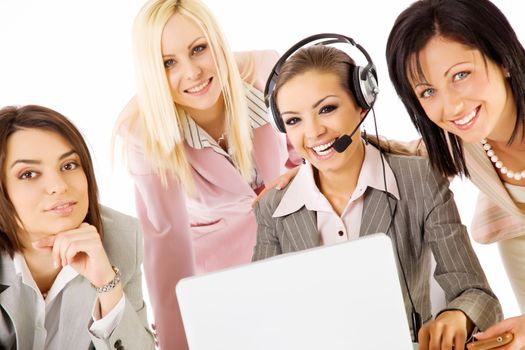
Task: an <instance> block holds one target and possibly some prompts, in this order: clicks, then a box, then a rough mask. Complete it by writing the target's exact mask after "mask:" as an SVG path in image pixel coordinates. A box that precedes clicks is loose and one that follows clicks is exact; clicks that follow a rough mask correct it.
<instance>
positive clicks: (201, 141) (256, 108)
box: [183, 83, 268, 153]
mask: <svg viewBox="0 0 525 350" xmlns="http://www.w3.org/2000/svg"><path fill="white" fill-rule="evenodd" d="M244 90H245V95H246V103H247V106H248V117H249V120H250V127H251V128H252V129H256V128H259V127H261V126H263V125H266V124H267V123H268V115H267V109H266V105H265V104H264V95H263V93H262V92H260V91H259V90H257V89H256V88H254V87H253V86H251V85H249V84H247V83H244ZM184 118H185V119H186V122H185V123H183V132H184V139H185V140H186V142H187V143H188V145H189V146H190V147H192V148H194V149H203V148H205V147H211V148H213V149H214V150H215V151H216V152H219V153H226V152H224V150H223V149H222V148H221V147H220V146H219V144H218V143H217V141H215V140H214V139H213V138H212V137H211V136H210V135H209V134H208V133H207V132H206V131H204V130H203V129H202V128H201V127H200V126H199V125H197V123H196V122H195V121H194V120H193V118H192V117H191V116H190V115H189V114H188V113H186V112H185V113H184Z"/></svg>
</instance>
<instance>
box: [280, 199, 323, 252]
mask: <svg viewBox="0 0 525 350" xmlns="http://www.w3.org/2000/svg"><path fill="white" fill-rule="evenodd" d="M283 227H284V235H286V237H287V238H288V240H289V242H290V244H291V249H290V250H288V249H287V246H286V245H284V247H283V253H288V252H294V251H300V250H305V249H310V248H314V247H318V246H319V244H320V239H319V232H318V231H317V216H316V213H315V212H313V211H310V210H308V209H306V208H305V207H302V208H301V209H299V210H298V211H296V212H295V213H293V214H291V215H288V216H285V217H283ZM284 250H286V251H284Z"/></svg>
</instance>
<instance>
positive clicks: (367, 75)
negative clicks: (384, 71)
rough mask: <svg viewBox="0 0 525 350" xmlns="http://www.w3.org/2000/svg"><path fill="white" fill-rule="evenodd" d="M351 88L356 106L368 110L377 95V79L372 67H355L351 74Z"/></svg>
mask: <svg viewBox="0 0 525 350" xmlns="http://www.w3.org/2000/svg"><path fill="white" fill-rule="evenodd" d="M350 86H352V89H353V92H354V96H355V99H356V102H357V104H358V105H359V106H360V107H362V108H364V109H370V108H372V106H373V105H374V102H375V100H376V96H377V93H378V88H377V77H376V74H375V70H374V69H373V67H369V66H366V67H361V66H356V67H355V69H354V71H353V73H352V83H351V84H350Z"/></svg>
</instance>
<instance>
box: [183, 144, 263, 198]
mask: <svg viewBox="0 0 525 350" xmlns="http://www.w3.org/2000/svg"><path fill="white" fill-rule="evenodd" d="M185 151H186V154H187V155H188V161H189V163H190V165H191V167H192V168H193V170H194V171H196V172H197V173H198V174H199V175H200V176H202V177H203V178H204V179H206V180H207V181H208V182H210V183H212V184H213V185H215V186H217V187H221V188H223V189H225V190H226V191H228V192H231V193H239V194H244V195H254V192H253V190H252V189H251V187H250V185H249V184H248V183H246V181H245V180H244V179H243V178H242V177H241V175H240V173H239V171H238V170H237V169H235V167H234V166H233V164H231V163H230V162H229V161H228V160H227V159H226V157H224V156H222V155H220V154H217V153H216V152H215V151H214V150H213V149H212V148H211V147H205V148H203V149H194V148H191V147H190V146H189V145H187V144H185ZM197 186H198V185H197Z"/></svg>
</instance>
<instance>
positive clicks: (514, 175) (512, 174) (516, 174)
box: [481, 139, 525, 181]
mask: <svg viewBox="0 0 525 350" xmlns="http://www.w3.org/2000/svg"><path fill="white" fill-rule="evenodd" d="M481 144H482V145H483V149H484V150H485V152H487V156H488V157H489V159H490V161H491V162H492V163H494V166H495V167H496V168H498V169H499V171H500V172H501V173H502V174H505V175H507V177H508V178H511V179H514V180H516V181H520V180H521V179H525V170H523V171H512V170H509V169H508V168H507V167H506V166H503V163H502V162H501V160H499V158H498V156H497V155H496V153H494V150H493V149H492V146H491V145H490V144H489V143H488V141H487V139H483V140H481Z"/></svg>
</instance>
